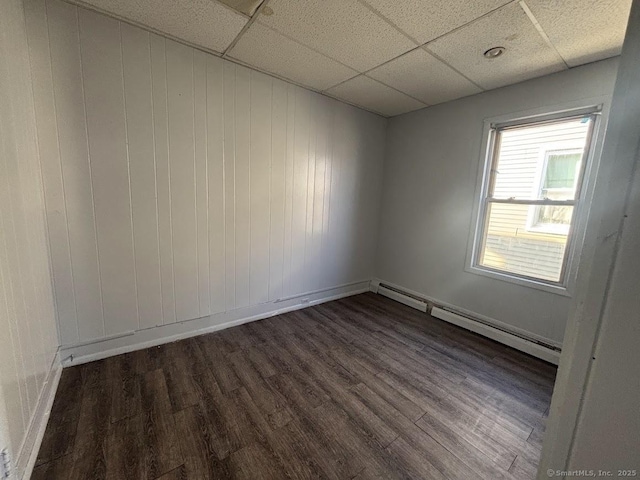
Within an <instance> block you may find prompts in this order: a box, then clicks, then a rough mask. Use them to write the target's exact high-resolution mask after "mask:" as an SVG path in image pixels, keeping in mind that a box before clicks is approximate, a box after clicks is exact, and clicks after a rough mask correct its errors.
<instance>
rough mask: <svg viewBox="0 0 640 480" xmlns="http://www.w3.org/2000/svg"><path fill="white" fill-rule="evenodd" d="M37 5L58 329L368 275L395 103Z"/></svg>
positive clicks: (164, 318) (126, 324)
mask: <svg viewBox="0 0 640 480" xmlns="http://www.w3.org/2000/svg"><path fill="white" fill-rule="evenodd" d="M27 7H28V8H27V10H28V15H27V27H28V30H29V44H30V48H31V54H32V59H34V64H35V65H37V68H36V69H35V71H34V90H35V95H36V105H37V109H38V116H37V118H38V132H39V138H40V144H41V145H40V148H41V151H42V152H45V153H44V155H43V172H44V185H45V197H46V207H47V220H48V226H49V232H50V241H51V253H52V262H53V275H54V280H55V281H54V285H55V293H56V299H57V307H58V316H59V322H60V335H61V343H62V344H63V345H69V344H74V343H78V342H82V341H87V340H91V339H98V338H103V337H108V336H112V335H116V334H120V333H123V332H128V331H132V330H140V329H146V328H150V327H154V326H158V325H166V324H170V323H174V322H180V321H184V320H189V319H194V318H199V317H204V316H207V315H210V314H215V313H219V312H224V311H230V310H234V309H238V308H242V307H247V306H254V305H258V304H263V303H266V302H273V301H275V300H278V299H283V298H286V297H290V296H294V295H298V294H304V293H306V292H313V291H317V290H321V289H327V288H330V287H335V286H340V285H344V284H348V283H351V282H356V281H361V280H366V279H369V278H371V276H372V274H373V271H372V264H373V254H374V251H375V247H376V241H375V237H376V232H377V217H378V205H379V197H380V195H379V193H380V192H379V184H380V181H381V167H382V161H383V155H384V152H383V150H384V140H385V139H384V136H385V122H386V121H385V120H384V119H382V118H381V117H377V116H375V115H372V114H370V113H367V112H364V111H362V110H359V109H356V108H353V107H350V106H347V105H345V104H342V103H340V102H337V101H334V100H332V99H329V98H327V97H324V96H321V95H318V94H315V93H312V92H309V91H307V90H304V89H302V88H299V87H296V86H294V85H290V84H287V83H285V82H282V81H280V80H276V79H274V78H272V77H269V76H267V75H264V74H262V73H259V72H255V71H252V70H249V69H247V68H244V67H241V66H238V65H235V64H233V63H230V62H227V61H225V60H222V59H220V58H217V57H214V56H212V55H208V54H205V53H203V52H201V51H198V50H195V49H193V48H190V47H186V46H184V45H181V44H179V43H176V42H173V41H170V40H167V39H165V38H163V37H160V36H157V35H155V34H151V33H148V32H146V31H144V30H141V29H139V28H137V27H132V26H130V25H128V24H125V23H121V22H119V21H116V20H114V19H111V18H108V17H106V16H103V15H100V14H97V13H94V12H91V11H88V10H85V9H83V8H79V7H76V6H72V5H70V4H66V3H62V2H59V1H57V0H51V1H49V0H48V1H46V2H45V1H43V0H27Z"/></svg>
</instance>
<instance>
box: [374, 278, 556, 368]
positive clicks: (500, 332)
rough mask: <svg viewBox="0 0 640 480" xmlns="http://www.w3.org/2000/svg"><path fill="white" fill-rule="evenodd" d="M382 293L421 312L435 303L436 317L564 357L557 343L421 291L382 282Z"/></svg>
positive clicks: (535, 352)
mask: <svg viewBox="0 0 640 480" xmlns="http://www.w3.org/2000/svg"><path fill="white" fill-rule="evenodd" d="M378 293H379V294H381V295H384V296H385V297H388V298H391V299H392V300H395V301H397V302H400V303H403V304H405V305H408V306H410V307H413V308H415V309H417V310H420V311H421V312H427V311H428V310H429V306H431V311H430V314H431V316H433V317H436V318H438V319H440V320H444V321H445V322H448V323H452V324H454V325H457V326H459V327H462V328H464V329H466V330H469V331H471V332H474V333H477V334H479V335H482V336H484V337H487V338H490V339H492V340H495V341H497V342H500V343H502V344H504V345H508V346H510V347H512V348H515V349H516V350H520V351H522V352H525V353H528V354H529V355H532V356H534V357H537V358H540V359H542V360H545V361H547V362H549V363H553V364H555V365H557V364H558V362H559V360H560V348H558V347H557V346H555V345H551V344H548V343H545V342H543V341H540V340H538V339H535V338H530V337H527V336H525V335H522V334H520V333H517V332H514V331H511V330H508V329H505V328H501V327H500V326H497V325H493V324H491V323H488V322H486V321H484V320H481V319H479V318H474V317H472V316H470V315H466V314H463V313H461V312H456V311H454V310H452V309H450V308H447V307H444V306H440V305H437V304H435V303H434V302H430V301H428V300H426V299H424V298H420V297H418V296H417V295H414V294H412V293H409V292H405V291H403V290H401V289H399V288H397V287H393V286H391V285H385V284H384V283H380V284H379V286H378Z"/></svg>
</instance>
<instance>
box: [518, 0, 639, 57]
mask: <svg viewBox="0 0 640 480" xmlns="http://www.w3.org/2000/svg"><path fill="white" fill-rule="evenodd" d="M526 4H527V5H528V6H529V9H530V10H531V12H532V13H533V15H534V16H535V18H536V20H538V23H540V26H541V27H542V29H543V30H544V32H545V33H546V34H547V36H548V37H549V40H551V43H553V45H554V46H555V47H556V49H557V50H558V53H560V55H562V57H563V58H564V59H565V61H566V62H567V63H568V64H569V65H570V66H572V67H574V66H577V65H582V64H583V63H589V62H595V61H596V60H602V59H605V58H608V57H613V56H614V55H619V54H620V50H621V49H622V42H623V40H624V33H625V30H626V27H627V20H628V18H629V10H630V9H631V0H563V1H562V2H560V1H557V0H556V1H549V0H527V1H526Z"/></svg>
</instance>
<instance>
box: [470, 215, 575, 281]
mask: <svg viewBox="0 0 640 480" xmlns="http://www.w3.org/2000/svg"><path fill="white" fill-rule="evenodd" d="M536 208H538V207H536V206H535V205H513V204H504V203H490V204H489V205H488V212H487V216H488V218H487V224H486V227H485V229H484V238H483V239H482V244H481V248H480V252H479V262H478V264H479V265H481V266H484V267H489V268H493V269H496V270H502V271H505V272H509V273H514V274H517V275H525V276H527V277H534V278H539V279H542V280H548V281H552V282H558V281H560V276H561V272H562V264H563V261H564V253H565V248H566V245H567V234H568V227H567V229H566V231H565V232H562V231H559V232H558V233H547V232H544V231H543V232H537V231H532V230H531V229H528V228H527V221H528V218H529V216H530V214H531V212H532V209H533V211H535V209H536ZM561 208H563V209H567V211H566V212H563V214H562V216H565V215H566V216H567V217H568V218H571V215H572V214H573V207H565V206H563V207H561ZM544 215H551V216H553V215H554V213H553V212H551V213H545V214H544Z"/></svg>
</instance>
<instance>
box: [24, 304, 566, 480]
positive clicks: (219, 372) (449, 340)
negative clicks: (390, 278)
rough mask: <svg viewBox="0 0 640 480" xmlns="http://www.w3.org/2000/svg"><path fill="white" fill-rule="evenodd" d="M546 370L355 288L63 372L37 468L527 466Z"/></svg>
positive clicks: (332, 475)
mask: <svg viewBox="0 0 640 480" xmlns="http://www.w3.org/2000/svg"><path fill="white" fill-rule="evenodd" d="M553 380H554V369H553V367H550V366H548V365H546V364H541V363H539V362H537V361H535V362H531V361H530V359H529V358H528V357H527V356H526V355H524V354H521V353H519V352H516V351H514V350H510V349H508V348H506V347H503V346H498V345H496V344H494V342H491V341H488V340H486V339H483V338H480V337H478V336H476V335H473V334H470V333H469V332H466V331H463V330H462V329H459V328H457V327H455V326H452V325H449V324H445V323H444V322H441V321H439V320H436V319H433V318H431V317H429V316H428V315H425V314H422V313H420V312H416V311H415V310H412V309H409V308H405V307H404V306H402V305H399V304H397V303H395V302H392V301H390V300H387V299H384V298H381V297H379V296H376V295H373V294H363V295H358V296H356V297H352V298H347V299H342V300H339V301H336V302H331V303H328V304H323V305H318V306H315V307H311V308H308V309H305V310H303V311H297V312H290V313H286V314H283V315H279V316H276V317H273V318H269V319H265V320H261V321H257V322H252V323H251V324H248V325H242V326H239V327H235V328H230V329H227V330H223V331H220V332H215V333H212V334H208V335H203V336H200V337H196V338H190V339H185V340H181V341H177V342H173V343H170V344H166V345H163V346H160V347H153V348H150V349H147V350H143V351H139V352H131V353H127V354H124V355H120V356H116V357H111V358H107V359H105V360H101V361H97V362H92V363H88V364H84V365H81V366H78V367H72V368H69V369H65V371H64V372H63V376H62V379H61V383H60V390H59V391H58V393H57V395H56V399H55V401H54V406H53V409H52V414H51V420H50V422H49V425H48V427H47V431H46V432H45V437H44V440H43V444H42V448H41V451H40V453H39V456H38V464H37V467H36V469H35V470H34V478H107V477H108V478H125V477H126V478H132V479H136V478H145V479H146V478H152V479H157V478H162V479H165V480H173V479H187V478H203V479H208V478H216V479H218V478H252V479H253V478H292V479H294V478H302V479H325V478H329V479H351V478H358V479H361V480H362V479H366V478H377V479H385V480H386V479H394V478H402V479H405V478H416V479H418V478H420V479H421V478H435V479H443V480H444V479H448V480H453V479H468V478H478V479H484V480H501V479H511V478H534V474H535V469H536V465H537V463H538V460H539V456H540V449H541V443H542V435H543V433H544V424H545V419H546V415H547V412H548V403H549V401H550V396H551V391H552V387H553ZM535 386H539V387H540V388H539V389H538V390H537V391H535V392H534V391H532V390H534V389H535V388H534V387H535Z"/></svg>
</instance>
